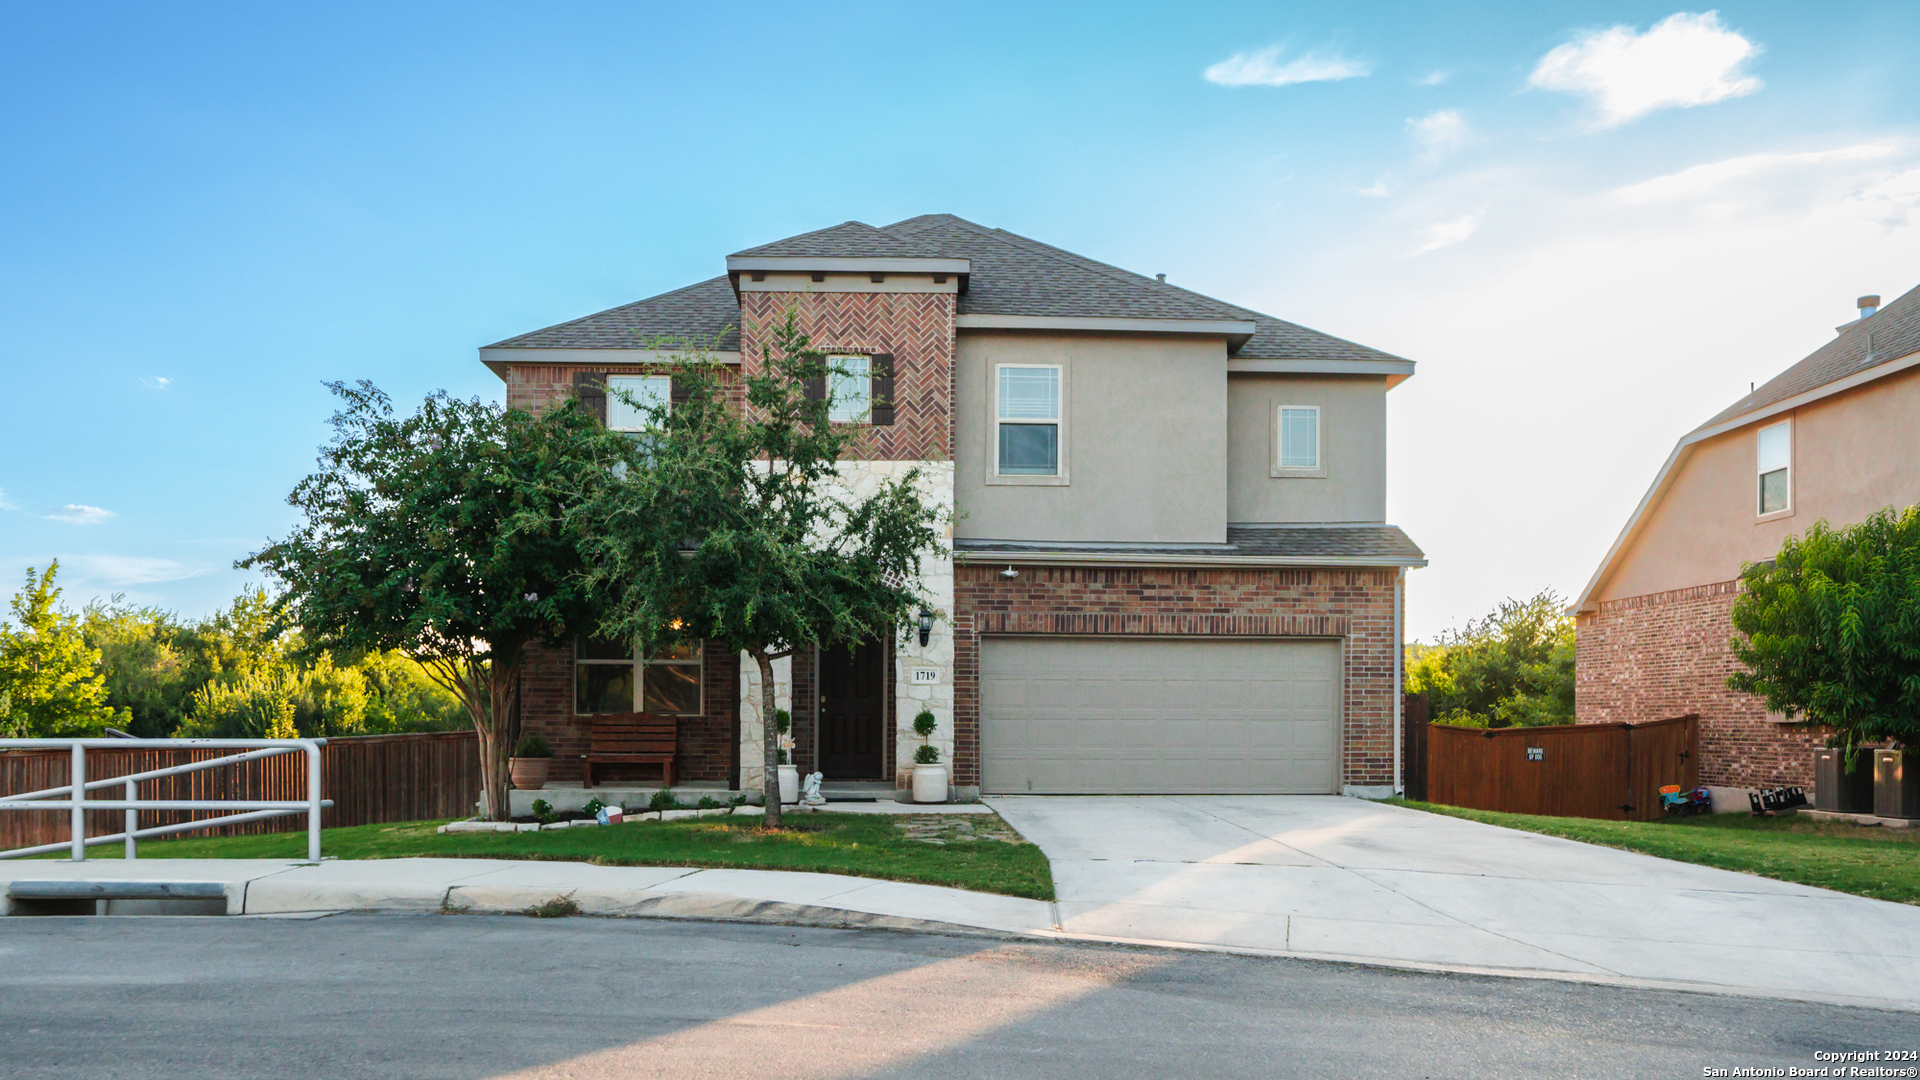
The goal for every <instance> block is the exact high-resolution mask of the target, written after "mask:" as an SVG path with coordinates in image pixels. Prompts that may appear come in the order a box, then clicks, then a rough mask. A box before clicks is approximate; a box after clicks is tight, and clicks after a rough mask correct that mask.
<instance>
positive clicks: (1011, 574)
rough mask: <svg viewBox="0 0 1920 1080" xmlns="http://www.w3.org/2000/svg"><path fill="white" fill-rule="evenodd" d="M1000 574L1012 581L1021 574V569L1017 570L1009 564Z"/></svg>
mask: <svg viewBox="0 0 1920 1080" xmlns="http://www.w3.org/2000/svg"><path fill="white" fill-rule="evenodd" d="M1000 576H1001V577H1003V578H1006V579H1007V580H1008V581H1012V580H1013V579H1014V578H1017V577H1019V576H1020V571H1018V570H1015V569H1014V568H1013V567H1012V566H1008V567H1007V568H1006V569H1005V570H1002V571H1000Z"/></svg>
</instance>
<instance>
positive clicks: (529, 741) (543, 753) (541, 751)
mask: <svg viewBox="0 0 1920 1080" xmlns="http://www.w3.org/2000/svg"><path fill="white" fill-rule="evenodd" d="M513 756H514V757H524V758H537V757H545V758H550V757H552V756H553V747H551V746H548V745H547V740H545V739H543V738H541V737H540V736H538V735H528V736H526V737H525V738H523V739H521V740H520V741H519V742H518V743H515V744H514V747H513Z"/></svg>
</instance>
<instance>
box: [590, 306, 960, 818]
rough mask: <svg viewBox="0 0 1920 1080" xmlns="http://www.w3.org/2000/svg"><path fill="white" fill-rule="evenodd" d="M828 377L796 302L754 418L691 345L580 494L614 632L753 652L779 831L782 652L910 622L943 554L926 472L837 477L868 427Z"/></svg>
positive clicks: (767, 355)
mask: <svg viewBox="0 0 1920 1080" xmlns="http://www.w3.org/2000/svg"><path fill="white" fill-rule="evenodd" d="M826 374H827V364H826V361H825V357H824V355H823V354H822V353H820V352H819V351H818V350H815V349H813V348H811V347H810V346H809V343H808V340H807V336H806V335H805V334H803V333H801V332H800V330H799V329H798V327H797V326H796V325H795V321H794V318H793V315H792V314H791V313H789V314H788V316H787V320H786V322H785V324H784V325H782V326H781V327H779V328H778V329H777V330H776V332H775V334H774V336H773V340H772V341H771V342H770V343H769V345H768V346H767V347H766V348H765V350H764V351H763V364H762V366H761V369H760V371H759V372H758V373H756V374H752V375H748V376H745V377H744V383H745V385H744V391H745V402H746V408H745V412H744V415H741V414H738V413H736V412H735V411H734V410H733V409H732V408H730V407H729V403H728V396H727V393H726V387H725V386H724V385H723V383H722V380H721V379H720V377H719V376H718V374H717V372H716V369H715V367H714V365H712V364H710V363H707V362H704V360H703V358H702V357H700V356H698V355H695V356H694V357H692V358H691V359H690V360H689V361H688V362H686V363H684V364H683V365H681V367H680V368H679V370H678V371H677V373H676V375H675V378H676V380H677V381H678V382H679V388H678V389H679V391H681V392H677V393H676V396H677V397H681V398H682V400H680V401H676V402H674V403H673V404H672V406H671V407H670V408H668V407H662V406H654V407H650V408H648V409H647V410H646V411H647V413H648V415H649V416H650V421H649V422H650V424H651V425H652V428H653V430H652V432H651V434H649V435H648V436H647V437H646V438H645V439H644V440H642V444H643V445H642V450H643V456H642V458H641V460H640V461H639V462H638V463H637V464H636V467H635V468H634V469H633V470H632V471H631V472H629V473H628V474H627V476H626V478H625V480H624V481H623V482H621V483H618V484H613V485H606V486H603V487H601V488H600V489H599V490H598V494H597V497H594V498H590V499H582V500H580V507H581V511H580V514H581V516H582V517H583V518H584V519H585V520H586V523H585V525H584V526H583V527H582V529H581V533H582V535H583V537H584V538H585V539H584V543H585V545H586V549H587V551H588V553H589V556H590V558H589V561H588V563H587V566H588V580H589V581H590V582H591V585H592V587H593V589H594V590H595V591H597V592H600V593H602V594H603V595H604V596H605V615H604V618H603V621H602V626H601V632H602V633H603V634H605V635H606V636H609V637H615V638H623V639H624V638H631V639H634V640H635V641H636V642H637V643H638V644H639V645H640V647H641V648H643V649H654V648H658V647H660V646H663V645H666V644H673V643H681V642H690V641H698V640H701V639H706V640H709V641H715V642H719V643H721V644H722V645H724V646H726V647H727V648H729V649H731V650H737V651H740V652H744V653H746V654H747V655H748V656H750V657H752V659H753V662H754V664H755V666H756V667H757V669H758V671H759V674H760V691H761V699H762V700H761V707H760V715H761V716H762V717H763V718H765V721H766V722H764V723H763V724H762V732H763V767H764V772H763V777H762V779H763V784H764V790H765V793H766V805H767V823H768V825H769V826H773V827H777V826H778V825H779V824H780V796H779V786H778V777H777V775H776V769H775V766H776V765H777V763H778V760H779V746H778V733H777V731H776V729H775V725H774V723H773V722H772V718H773V717H774V716H775V714H776V712H777V709H776V708H775V704H774V683H773V661H775V660H777V659H780V658H781V657H785V656H790V655H792V654H793V652H794V651H795V650H797V649H803V648H809V647H812V646H815V645H825V644H829V643H833V642H853V641H859V640H865V639H871V638H875V637H885V636H887V635H889V634H891V633H893V632H894V630H895V628H896V627H899V626H902V625H905V624H906V623H907V622H908V621H909V620H910V619H911V618H912V617H913V615H914V614H915V613H916V612H917V611H918V610H919V609H920V607H921V605H922V603H923V601H924V599H925V597H924V593H923V590H922V588H921V585H920V577H919V573H920V558H921V555H922V554H923V553H931V552H935V551H937V550H938V548H939V546H940V539H941V534H940V532H939V531H938V530H937V529H936V525H938V524H939V523H940V522H941V521H942V520H944V513H943V511H941V510H939V509H937V508H935V507H932V506H929V505H928V504H926V503H925V502H924V501H923V500H922V498H921V497H920V494H919V492H918V491H917V489H916V485H917V484H918V483H919V481H920V475H919V473H918V471H917V470H916V471H912V472H909V473H907V474H904V475H902V476H900V477H898V478H896V479H894V480H892V481H889V482H886V483H883V484H881V485H880V486H879V488H878V489H877V490H875V491H874V492H873V493H872V494H871V495H868V496H867V497H865V498H856V497H854V496H853V494H852V493H851V492H850V491H849V490H848V488H847V487H846V485H844V484H843V483H842V482H841V479H840V473H839V468H838V464H839V460H840V458H841V456H842V455H843V453H844V452H845V451H847V450H848V449H850V448H851V447H852V446H853V444H854V442H855V441H856V440H858V439H860V438H861V437H863V436H864V435H865V434H866V429H865V428H862V427H861V426H859V425H850V424H840V425H835V424H833V423H831V422H829V420H828V402H827V401H826V400H825V399H824V395H823V396H822V397H817V398H809V397H808V394H807V387H808V384H809V382H813V383H814V384H815V385H820V384H821V383H823V382H824V380H825V376H826ZM636 404H637V403H636Z"/></svg>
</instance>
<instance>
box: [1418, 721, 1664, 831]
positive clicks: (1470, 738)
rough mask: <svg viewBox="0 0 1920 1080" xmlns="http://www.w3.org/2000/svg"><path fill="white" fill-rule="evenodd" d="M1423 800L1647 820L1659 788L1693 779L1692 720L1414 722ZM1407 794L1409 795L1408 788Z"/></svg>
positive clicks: (1655, 812)
mask: <svg viewBox="0 0 1920 1080" xmlns="http://www.w3.org/2000/svg"><path fill="white" fill-rule="evenodd" d="M1424 726H1425V728H1426V730H1425V732H1424V734H1425V736H1426V744H1427V747H1426V749H1427V753H1426V761H1427V767H1426V775H1425V776H1424V777H1423V778H1422V779H1423V780H1424V781H1425V787H1426V792H1425V794H1426V801H1428V802H1436V803H1442V804H1445V805H1447V806H1465V807H1470V808H1472V809H1475V810H1501V811H1505V812H1507V813H1513V814H1544V815H1548V816H1552V817H1585V818H1604V819H1607V820H1612V821H1652V820H1654V819H1656V818H1659V817H1661V816H1663V814H1664V811H1663V810H1662V809H1661V806H1660V788H1661V787H1663V786H1665V785H1668V784H1678V785H1680V787H1681V788H1682V789H1683V790H1691V789H1692V788H1694V787H1695V786H1697V785H1698V784H1699V782H1700V752H1699V750H1700V718H1699V717H1698V716H1678V717H1674V718H1673V719H1671V720H1654V721H1651V722H1648V723H1643V724H1628V723H1613V724H1567V725H1562V726H1556V727H1516V728H1500V729H1497V730H1480V729H1477V728H1460V727H1449V726H1447V725H1444V724H1427V725H1424ZM1409 794H1410V795H1411V792H1409Z"/></svg>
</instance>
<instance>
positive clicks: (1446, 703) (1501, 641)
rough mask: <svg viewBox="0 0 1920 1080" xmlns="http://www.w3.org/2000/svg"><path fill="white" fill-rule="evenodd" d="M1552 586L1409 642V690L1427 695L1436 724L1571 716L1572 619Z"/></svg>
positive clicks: (1535, 721) (1519, 723)
mask: <svg viewBox="0 0 1920 1080" xmlns="http://www.w3.org/2000/svg"><path fill="white" fill-rule="evenodd" d="M1565 606H1566V605H1565V602H1564V601H1562V600H1561V599H1560V597H1559V596H1558V595H1556V594H1555V593H1554V591H1553V590H1551V589H1548V590H1546V591H1545V592H1542V593H1540V594H1539V595H1538V596H1535V597H1534V598H1533V599H1531V600H1526V601H1520V600H1506V601H1503V602H1502V603H1501V604H1500V606H1499V607H1497V608H1495V609H1494V610H1493V611H1492V612H1490V613H1489V614H1488V615H1486V616H1485V617H1484V618H1480V619H1473V620H1470V621H1469V622H1468V623H1467V624H1466V625H1465V626H1463V627H1461V628H1460V629H1458V630H1450V631H1447V632H1446V633H1444V634H1442V635H1440V639H1439V641H1437V642H1436V643H1435V644H1432V645H1420V644H1414V645H1409V646H1408V647H1407V689H1408V691H1410V692H1412V693H1416V694H1425V695H1427V703H1428V706H1429V707H1430V709H1431V710H1432V716H1433V720H1434V722H1435V723H1439V724H1452V725H1456V726H1459V727H1476V728H1485V727H1494V728H1503V727H1541V726H1545V725H1549V724H1571V723H1573V659H1574V641H1573V620H1572V619H1570V618H1568V617H1567V616H1566V615H1564V614H1562V611H1561V609H1562V608H1564V607H1565Z"/></svg>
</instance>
